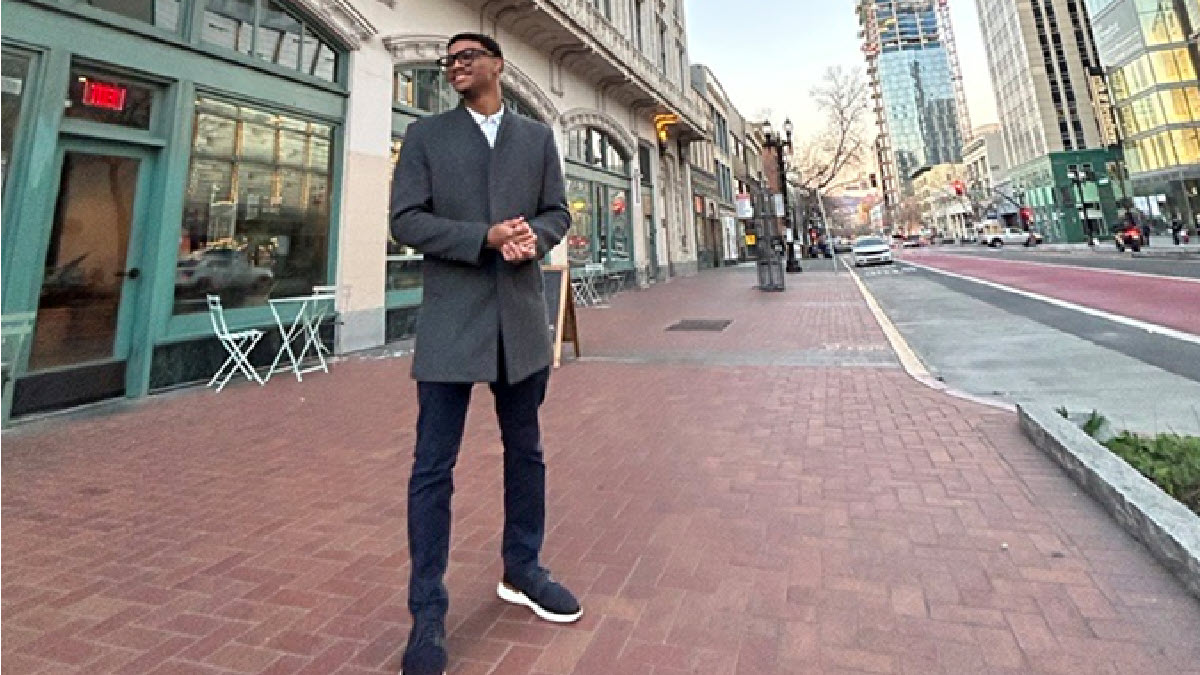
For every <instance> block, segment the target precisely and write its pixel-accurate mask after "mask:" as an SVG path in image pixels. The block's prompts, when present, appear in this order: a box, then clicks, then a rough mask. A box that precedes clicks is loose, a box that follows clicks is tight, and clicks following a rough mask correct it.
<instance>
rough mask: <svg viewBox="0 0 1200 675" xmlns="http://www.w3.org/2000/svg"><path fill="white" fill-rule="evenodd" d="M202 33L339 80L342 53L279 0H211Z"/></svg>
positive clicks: (264, 57) (276, 61) (219, 44)
mask: <svg viewBox="0 0 1200 675" xmlns="http://www.w3.org/2000/svg"><path fill="white" fill-rule="evenodd" d="M255 26H257V27H258V29H257V31H255ZM201 35H202V39H203V40H204V42H205V43H207V44H210V45H213V46H217V47H223V48H225V49H230V50H233V51H235V52H238V53H241V54H246V55H253V56H255V57H256V58H259V59H262V60H264V61H267V62H269V63H274V64H278V65H280V66H284V67H286V68H289V69H292V70H296V69H298V70H299V71H300V72H302V73H304V74H305V75H312V76H315V77H318V78H320V79H322V80H326V81H329V82H334V81H336V79H337V62H338V52H337V51H336V50H335V49H334V48H333V46H332V45H331V44H330V43H329V42H328V41H326V40H323V39H321V38H320V37H318V36H317V35H316V34H315V33H314V32H313V30H312V28H311V26H309V25H306V24H305V22H303V21H302V20H300V19H299V18H297V17H296V16H293V15H292V14H291V13H290V12H288V11H287V10H286V9H284V7H283V6H282V5H281V4H279V3H277V2H275V0H207V5H206V7H205V9H204V27H203V29H202V31H201Z"/></svg>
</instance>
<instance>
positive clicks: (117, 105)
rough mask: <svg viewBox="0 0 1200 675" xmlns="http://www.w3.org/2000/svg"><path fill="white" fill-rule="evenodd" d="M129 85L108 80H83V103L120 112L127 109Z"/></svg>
mask: <svg viewBox="0 0 1200 675" xmlns="http://www.w3.org/2000/svg"><path fill="white" fill-rule="evenodd" d="M128 91H129V89H128V88H127V87H122V86H121V85H119V84H111V83H108V82H94V81H92V80H84V81H83V104H84V105H86V106H90V107H92V108H104V109H105V110H116V111H117V112H120V111H122V110H124V109H125V95H126V94H127V93H128Z"/></svg>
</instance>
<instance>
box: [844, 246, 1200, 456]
mask: <svg viewBox="0 0 1200 675" xmlns="http://www.w3.org/2000/svg"><path fill="white" fill-rule="evenodd" d="M900 256H901V261H900V262H898V263H897V264H896V265H895V266H894V267H892V268H870V269H867V270H861V271H860V274H861V276H862V278H863V279H864V281H865V282H866V284H867V286H868V288H869V289H870V290H871V292H872V293H873V294H874V295H875V297H876V298H877V299H878V301H879V303H880V305H881V306H882V307H883V309H884V311H885V312H886V313H887V314H888V316H889V318H890V319H891V320H892V322H893V323H895V325H896V327H897V328H898V329H899V330H900V332H901V333H902V334H903V335H904V336H905V338H906V339H907V341H908V342H909V344H910V345H911V346H912V347H913V349H914V350H915V351H916V352H917V354H918V355H919V356H920V358H921V360H922V362H923V363H924V364H925V365H926V367H927V368H928V369H929V370H930V372H931V373H932V374H934V375H935V376H937V377H940V378H941V379H943V380H944V381H945V382H946V383H947V384H949V385H950V386H952V387H955V388H957V389H960V390H962V391H966V392H968V393H973V394H980V395H987V396H995V397H999V398H1002V399H1004V400H1008V401H1012V402H1021V401H1034V402H1039V403H1045V404H1047V405H1050V406H1052V407H1055V408H1057V407H1059V406H1065V407H1066V408H1067V409H1068V410H1070V411H1072V412H1081V413H1086V412H1090V411H1091V410H1093V409H1094V410H1097V411H1099V412H1101V413H1103V414H1104V415H1106V416H1107V417H1109V418H1110V419H1111V420H1112V421H1113V422H1114V425H1115V426H1117V427H1118V428H1129V429H1134V430H1138V431H1146V432H1155V431H1167V430H1172V431H1177V432H1180V433H1193V434H1195V433H1200V405H1198V404H1197V403H1196V402H1197V401H1200V337H1198V336H1200V312H1198V311H1197V310H1196V308H1197V307H1200V282H1198V281H1197V279H1196V278H1195V277H1196V275H1197V272H1198V271H1200V263H1197V261H1194V260H1175V261H1164V260H1150V259H1131V258H1128V257H1124V258H1122V257H1118V256H1116V255H1112V256H1105V255H1102V254H1091V253H1088V252H1084V253H1078V254H1063V255H1058V254H1050V253H1035V252H1027V251H1020V252H1018V251H1008V250H1005V251H1002V252H993V251H989V250H988V249H982V250H980V251H978V252H976V251H973V250H971V249H966V250H962V249H955V248H950V247H938V248H934V249H920V250H912V249H907V250H904V251H903V252H902V253H901V254H900ZM946 273H949V274H946ZM1172 273H1173V274H1172ZM1166 274H1172V275H1171V276H1166ZM968 277H969V278H968ZM979 280H981V281H985V282H987V283H986V284H984V283H979ZM1032 296H1041V297H1032ZM1042 297H1044V298H1050V299H1052V300H1053V301H1055V302H1058V304H1052V303H1051V302H1047V301H1046V300H1044V299H1042ZM1059 301H1061V302H1059Z"/></svg>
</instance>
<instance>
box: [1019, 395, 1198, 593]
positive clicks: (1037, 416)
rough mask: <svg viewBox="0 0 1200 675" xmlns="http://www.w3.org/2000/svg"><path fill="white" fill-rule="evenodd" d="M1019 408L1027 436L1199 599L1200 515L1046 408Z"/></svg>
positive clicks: (1027, 406) (1072, 424)
mask: <svg viewBox="0 0 1200 675" xmlns="http://www.w3.org/2000/svg"><path fill="white" fill-rule="evenodd" d="M1017 410H1018V413H1019V415H1020V420H1021V431H1023V432H1024V433H1025V436H1026V437H1028V438H1029V440H1030V441H1031V442H1033V444H1034V445H1035V446H1037V447H1038V448H1040V449H1041V450H1042V451H1043V452H1045V453H1046V454H1048V455H1050V456H1051V457H1053V458H1054V460H1055V461H1056V462H1058V463H1059V465H1060V466H1062V468H1063V470H1065V471H1066V472H1067V473H1068V474H1069V475H1070V476H1071V478H1073V479H1075V482H1076V483H1079V485H1080V486H1081V487H1082V488H1083V489H1084V490H1085V491H1086V492H1087V493H1088V494H1089V495H1091V496H1092V497H1093V498H1094V499H1096V500H1097V501H1099V502H1100V504H1101V505H1102V506H1104V508H1105V510H1107V511H1108V512H1109V513H1110V514H1111V515H1112V516H1113V518H1115V519H1116V521H1117V522H1118V523H1120V525H1121V527H1124V528H1125V530H1126V531H1128V532H1129V533H1130V534H1132V535H1133V536H1134V537H1135V538H1136V539H1137V540H1138V541H1140V542H1142V543H1143V544H1145V546H1146V548H1148V549H1149V550H1150V553H1151V554H1152V555H1153V556H1154V557H1155V558H1157V559H1158V561H1159V562H1160V563H1162V564H1163V565H1164V566H1165V567H1166V568H1167V569H1169V570H1170V571H1171V572H1172V573H1174V574H1175V576H1177V577H1179V579H1180V581H1182V582H1183V585H1184V586H1186V587H1187V589H1188V590H1189V591H1190V592H1191V593H1192V595H1194V596H1196V597H1197V598H1200V516H1197V515H1196V514H1194V513H1192V512H1191V511H1189V510H1188V508H1187V507H1185V506H1184V505H1183V504H1180V503H1179V502H1177V501H1175V500H1174V499H1172V498H1171V497H1170V496H1169V495H1167V494H1166V493H1165V492H1163V491H1162V490H1160V489H1159V487H1158V486H1157V485H1155V484H1154V483H1152V482H1150V480H1149V479H1147V478H1146V477H1145V476H1143V475H1142V474H1140V473H1138V472H1137V470H1136V469H1134V468H1133V467H1131V466H1129V465H1128V464H1126V463H1125V461H1124V460H1122V459H1121V458H1120V457H1118V456H1116V455H1114V454H1113V453H1112V452H1110V451H1109V450H1108V448H1106V447H1104V446H1102V445H1100V444H1099V443H1097V442H1096V441H1095V440H1093V439H1092V438H1091V437H1090V436H1088V435H1087V434H1086V433H1084V432H1083V430H1082V429H1080V428H1079V427H1077V426H1075V424H1074V423H1072V422H1070V421H1069V420H1066V419H1063V417H1062V416H1061V415H1059V414H1058V413H1056V412H1055V411H1054V410H1052V409H1051V408H1050V407H1049V406H1045V405H1026V404H1020V405H1018V406H1017Z"/></svg>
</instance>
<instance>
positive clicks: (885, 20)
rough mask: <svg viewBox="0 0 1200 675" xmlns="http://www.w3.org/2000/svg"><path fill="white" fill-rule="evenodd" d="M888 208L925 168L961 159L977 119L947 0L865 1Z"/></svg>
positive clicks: (861, 0)
mask: <svg viewBox="0 0 1200 675" xmlns="http://www.w3.org/2000/svg"><path fill="white" fill-rule="evenodd" d="M855 11H856V12H857V13H858V21H859V26H860V28H859V37H860V38H862V41H863V46H862V48H863V53H864V54H865V56H866V59H867V72H868V74H869V75H870V82H871V96H872V98H873V99H874V101H875V115H876V123H877V125H878V128H879V135H878V138H877V139H876V145H875V147H876V155H877V159H878V161H879V165H880V166H879V169H880V173H881V178H882V181H881V182H882V187H883V192H884V196H885V199H886V203H887V205H888V207H889V209H891V210H894V209H895V207H896V206H897V205H898V204H899V203H900V201H901V199H903V198H904V197H905V196H910V195H911V181H912V176H913V174H914V172H916V171H917V170H918V169H920V168H921V167H925V166H934V165H938V164H953V163H957V162H960V161H961V160H962V145H963V139H964V138H965V137H967V136H968V135H969V130H970V121H969V119H968V116H967V107H966V100H965V98H964V96H963V93H962V73H961V71H960V69H959V66H958V57H957V53H956V51H955V46H954V32H953V29H952V28H951V26H950V15H949V11H948V6H947V0H858V3H857V5H856V8H855Z"/></svg>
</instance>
